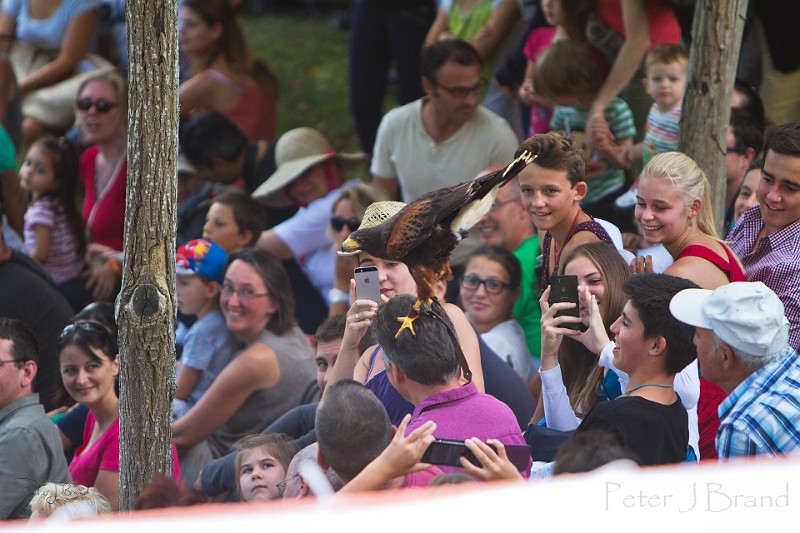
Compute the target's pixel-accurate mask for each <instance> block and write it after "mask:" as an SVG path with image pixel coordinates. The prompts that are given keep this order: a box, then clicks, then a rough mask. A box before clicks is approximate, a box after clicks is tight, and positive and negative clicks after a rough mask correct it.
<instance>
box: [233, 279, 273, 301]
mask: <svg viewBox="0 0 800 533" xmlns="http://www.w3.org/2000/svg"><path fill="white" fill-rule="evenodd" d="M222 294H223V296H226V297H228V298H230V297H231V296H233V295H234V294H236V295H237V296H239V299H240V300H244V301H249V300H252V299H254V298H260V297H262V296H269V292H256V291H255V290H254V289H253V288H252V287H242V288H241V289H237V288H235V287H234V286H233V285H231V284H229V283H223V284H222Z"/></svg>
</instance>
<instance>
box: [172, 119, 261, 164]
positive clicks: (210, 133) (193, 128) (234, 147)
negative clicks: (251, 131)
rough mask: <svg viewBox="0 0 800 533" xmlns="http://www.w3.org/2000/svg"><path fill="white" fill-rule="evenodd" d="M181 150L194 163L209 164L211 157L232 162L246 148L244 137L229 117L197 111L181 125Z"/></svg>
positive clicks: (211, 160)
mask: <svg viewBox="0 0 800 533" xmlns="http://www.w3.org/2000/svg"><path fill="white" fill-rule="evenodd" d="M180 143H181V152H182V153H183V154H185V155H186V157H187V159H189V161H191V162H192V163H193V164H195V165H202V166H206V167H210V166H212V164H213V163H214V158H215V157H218V158H220V159H222V160H223V161H227V162H229V163H230V162H233V161H235V160H236V159H237V158H238V157H239V156H240V155H241V154H242V151H244V149H245V148H246V147H247V143H248V141H247V136H246V135H245V134H244V132H243V131H242V130H241V129H240V128H239V126H237V125H236V124H234V123H233V122H232V121H231V120H230V119H229V118H227V117H226V116H224V115H221V114H219V113H214V112H212V111H208V112H203V113H196V114H195V115H192V116H191V117H190V118H189V119H188V120H186V121H184V122H183V123H182V124H181V127H180Z"/></svg>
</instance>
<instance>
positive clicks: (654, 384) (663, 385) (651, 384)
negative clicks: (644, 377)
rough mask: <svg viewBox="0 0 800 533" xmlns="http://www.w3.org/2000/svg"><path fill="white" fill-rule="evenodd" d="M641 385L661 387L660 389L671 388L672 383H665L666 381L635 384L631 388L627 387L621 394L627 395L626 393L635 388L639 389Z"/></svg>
mask: <svg viewBox="0 0 800 533" xmlns="http://www.w3.org/2000/svg"><path fill="white" fill-rule="evenodd" d="M642 387H661V388H662V389H671V388H673V386H672V385H667V384H666V383H642V384H641V385H637V386H635V387H634V388H632V389H628V390H626V391H625V392H624V393H623V396H627V395H628V394H630V393H632V392H633V391H635V390H639V389H641V388H642Z"/></svg>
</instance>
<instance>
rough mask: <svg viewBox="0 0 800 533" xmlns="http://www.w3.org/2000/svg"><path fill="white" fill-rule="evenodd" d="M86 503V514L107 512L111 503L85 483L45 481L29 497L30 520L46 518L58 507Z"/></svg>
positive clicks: (109, 510)
mask: <svg viewBox="0 0 800 533" xmlns="http://www.w3.org/2000/svg"><path fill="white" fill-rule="evenodd" d="M79 502H80V503H84V504H86V509H87V510H88V511H89V512H88V513H85V514H86V515H99V514H108V513H110V512H111V505H110V504H109V503H108V500H107V499H106V497H105V496H103V495H102V494H101V493H100V491H99V490H97V489H96V488H94V487H87V486H85V485H73V484H71V483H45V484H44V485H42V486H41V487H39V488H38V489H37V490H36V492H35V493H34V494H33V498H31V502H30V504H29V505H30V508H31V520H36V519H38V518H47V517H49V516H51V515H52V514H53V513H55V512H56V511H57V510H58V509H62V508H64V507H65V506H68V505H73V504H76V503H79Z"/></svg>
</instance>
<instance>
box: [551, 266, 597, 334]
mask: <svg viewBox="0 0 800 533" xmlns="http://www.w3.org/2000/svg"><path fill="white" fill-rule="evenodd" d="M559 302H567V303H574V304H575V306H574V307H572V308H570V309H563V310H561V311H558V312H557V313H556V314H555V316H557V317H558V316H572V317H576V318H580V316H581V313H580V308H579V303H578V276H550V305H553V304H554V303H559ZM560 327H562V328H567V329H572V330H575V331H586V330H587V329H589V328H587V327H586V325H585V324H584V323H583V322H564V323H562V324H561V325H560Z"/></svg>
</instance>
